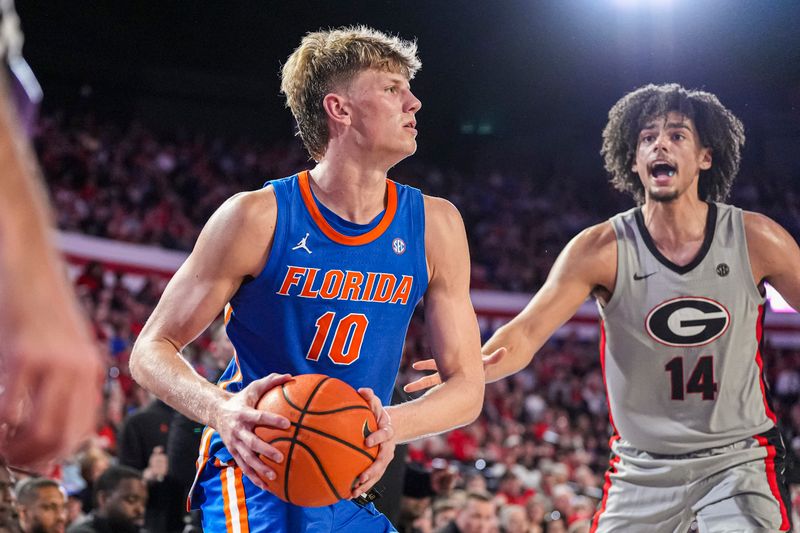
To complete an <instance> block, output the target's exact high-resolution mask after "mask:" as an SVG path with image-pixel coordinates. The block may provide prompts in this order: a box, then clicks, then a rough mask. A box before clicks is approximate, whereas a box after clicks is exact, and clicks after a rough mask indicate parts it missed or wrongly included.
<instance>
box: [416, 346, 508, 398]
mask: <svg viewBox="0 0 800 533" xmlns="http://www.w3.org/2000/svg"><path fill="white" fill-rule="evenodd" d="M507 351H508V350H506V349H505V347H500V348H498V349H497V350H495V351H493V352H492V353H490V354H489V355H484V356H483V370H484V372H485V371H486V368H487V367H490V366H492V365H494V364H496V363H497V362H498V361H500V359H502V358H503V357H504V356H505V355H506V352H507ZM411 368H413V369H414V370H433V371H434V373H433V374H428V375H427V376H422V377H421V378H419V379H418V380H415V381H412V382H411V383H409V384H408V385H406V386H405V387H403V390H404V391H406V392H419V391H422V390H426V389H430V388H431V387H435V386H436V385H438V384H440V383H441V382H442V378H441V377H440V376H439V372H436V370H438V369H437V368H436V361H435V360H434V359H425V360H423V361H416V362H414V363H413V364H412V365H411Z"/></svg>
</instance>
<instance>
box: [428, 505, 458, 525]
mask: <svg viewBox="0 0 800 533" xmlns="http://www.w3.org/2000/svg"><path fill="white" fill-rule="evenodd" d="M432 511H433V529H434V531H437V530H439V529H442V528H443V527H445V526H446V525H447V524H449V523H450V522H452V521H453V520H455V518H456V514H458V506H457V505H456V503H455V502H454V501H453V500H451V499H448V498H444V499H437V500H435V501H434V502H433V506H432Z"/></svg>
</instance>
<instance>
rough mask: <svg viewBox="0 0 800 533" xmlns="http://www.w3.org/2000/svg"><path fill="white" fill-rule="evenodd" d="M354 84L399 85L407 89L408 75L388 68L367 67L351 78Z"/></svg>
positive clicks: (408, 83)
mask: <svg viewBox="0 0 800 533" xmlns="http://www.w3.org/2000/svg"><path fill="white" fill-rule="evenodd" d="M353 82H354V83H368V84H372V83H375V84H380V85H399V86H402V87H408V86H409V85H410V81H409V78H408V75H407V74H406V73H405V72H404V71H402V70H400V69H399V68H397V69H391V68H389V67H388V66H387V67H385V68H380V67H368V68H364V69H361V70H360V71H358V73H356V75H355V76H353Z"/></svg>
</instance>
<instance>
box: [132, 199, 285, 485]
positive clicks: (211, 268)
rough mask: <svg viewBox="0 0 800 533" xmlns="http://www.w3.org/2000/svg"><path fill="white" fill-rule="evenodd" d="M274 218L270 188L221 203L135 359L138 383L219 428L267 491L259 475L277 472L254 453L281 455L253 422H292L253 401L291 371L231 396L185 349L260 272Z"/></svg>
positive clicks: (163, 299)
mask: <svg viewBox="0 0 800 533" xmlns="http://www.w3.org/2000/svg"><path fill="white" fill-rule="evenodd" d="M276 219H277V203H276V200H275V195H274V192H273V191H272V190H271V189H262V190H260V191H255V192H250V193H242V194H239V195H236V196H234V197H233V198H231V199H230V200H228V201H227V202H226V203H225V204H223V205H222V207H220V208H219V210H218V211H217V212H216V213H215V214H214V215H213V216H212V217H211V219H210V220H209V222H208V224H207V225H206V227H205V228H203V231H202V233H201V234H200V237H199V238H198V241H197V244H196V245H195V248H194V250H193V251H192V253H191V254H190V256H189V258H188V259H187V260H186V262H185V263H184V264H183V265H182V266H181V268H180V269H179V270H178V272H177V273H176V274H175V276H174V277H173V278H172V280H171V281H170V282H169V284H168V285H167V288H166V290H165V291H164V294H163V295H162V297H161V300H160V301H159V303H158V305H157V306H156V308H155V310H154V311H153V314H152V315H151V316H150V318H149V319H148V321H147V323H146V324H145V326H144V328H143V329H142V333H141V335H140V336H139V338H138V339H137V341H136V344H135V345H134V348H133V352H132V354H131V360H130V367H131V373H132V375H133V377H134V379H136V381H138V382H139V383H140V384H141V385H142V386H143V387H144V388H146V389H148V390H149V391H151V392H152V393H154V394H155V395H156V396H158V397H159V398H161V399H162V400H163V401H164V402H166V403H167V404H169V405H171V406H172V407H174V408H175V409H177V410H178V411H180V412H181V413H183V414H184V415H186V416H188V417H189V418H191V419H193V420H197V421H198V422H202V423H204V424H207V425H209V426H211V427H213V428H214V429H216V430H217V431H218V432H219V434H220V437H222V440H223V442H224V443H225V445H226V447H227V448H228V451H230V453H231V455H232V456H233V457H234V459H235V460H236V463H237V464H238V465H239V466H240V467H241V469H242V471H243V472H244V473H245V474H246V475H247V476H248V477H249V478H250V479H251V480H252V481H253V482H254V483H255V484H256V485H258V486H259V487H261V488H263V489H266V484H264V483H263V482H261V480H260V479H259V477H258V475H261V476H264V477H273V476H274V472H273V471H272V470H271V469H270V468H268V467H267V466H266V465H265V464H264V463H263V462H262V461H261V460H260V459H259V458H258V456H257V455H256V454H262V455H264V456H266V457H270V458H271V459H273V460H275V461H276V462H280V461H281V459H282V458H281V456H280V453H279V452H278V451H277V450H276V449H275V448H273V447H272V446H270V445H268V444H266V443H265V442H263V441H262V440H261V439H259V438H258V437H257V436H256V435H255V434H254V433H253V429H254V426H255V425H268V426H274V427H282V428H286V427H288V425H289V421H288V420H286V419H285V418H284V417H281V416H278V415H273V414H271V413H265V412H263V411H258V410H256V409H255V408H254V406H255V404H256V403H257V402H258V400H259V398H260V397H261V396H262V395H263V394H264V393H265V392H266V391H267V390H269V389H271V388H272V387H275V386H277V385H279V384H281V383H283V382H285V381H286V380H287V379H288V376H285V375H274V374H273V375H270V376H267V377H265V378H262V379H259V380H256V381H254V382H252V383H251V384H250V385H248V386H247V387H245V388H244V389H243V390H242V391H241V392H240V393H238V394H231V393H229V392H227V391H224V390H223V389H221V388H219V387H217V386H216V385H214V384H212V383H209V382H207V381H206V380H205V379H204V378H202V377H201V376H200V375H199V374H197V373H196V372H195V371H194V369H193V368H192V367H191V366H190V365H189V363H188V362H187V361H186V360H185V359H184V358H183V356H182V355H181V353H180V352H181V350H182V349H183V348H184V347H185V346H186V345H187V344H189V343H190V342H191V341H192V340H194V339H195V338H196V337H197V336H198V335H200V333H202V332H203V331H204V330H205V329H206V327H208V325H209V324H210V323H211V322H212V321H213V320H214V319H215V318H216V317H217V316H219V313H220V312H221V310H222V309H223V307H224V306H225V304H226V303H227V302H228V301H229V300H230V298H231V297H232V296H233V295H234V293H235V292H236V290H237V289H238V288H239V286H240V284H241V282H242V280H243V279H244V277H245V276H256V275H257V274H258V273H259V272H260V271H261V269H262V268H263V266H264V264H265V263H266V259H267V256H268V254H269V249H270V246H271V244H272V237H273V235H274V232H275V223H276Z"/></svg>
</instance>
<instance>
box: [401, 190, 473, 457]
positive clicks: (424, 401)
mask: <svg viewBox="0 0 800 533" xmlns="http://www.w3.org/2000/svg"><path fill="white" fill-rule="evenodd" d="M425 254H426V257H427V261H428V271H429V281H428V289H427V292H426V293H425V323H426V329H427V332H428V337H429V339H430V342H431V347H432V349H433V353H434V354H436V363H437V365H438V367H439V371H440V373H441V375H442V384H441V385H439V386H437V387H434V388H433V389H431V390H430V391H428V392H427V394H425V395H424V396H422V397H421V398H418V399H417V400H414V401H412V402H408V403H404V404H401V405H399V406H394V407H390V408H388V409H389V412H390V415H391V419H392V425H393V426H394V428H395V434H396V436H397V440H398V442H405V441H409V440H412V439H415V438H418V437H421V436H424V435H430V434H433V433H440V432H442V431H446V430H448V429H452V428H454V427H458V426H461V425H464V424H468V423H469V422H472V421H473V420H474V419H475V418H476V417H477V416H478V414H479V413H480V410H481V408H482V406H483V389H484V387H483V383H484V381H483V368H482V364H481V357H480V332H479V330H478V322H477V320H476V318H475V311H474V310H473V308H472V301H471V300H470V296H469V275H470V272H469V269H470V262H469V249H468V246H467V237H466V232H465V230H464V223H463V221H462V220H461V215H460V214H459V213H458V210H457V209H456V208H455V207H454V206H453V205H452V204H451V203H449V202H447V201H445V200H442V199H440V198H431V197H425Z"/></svg>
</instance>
